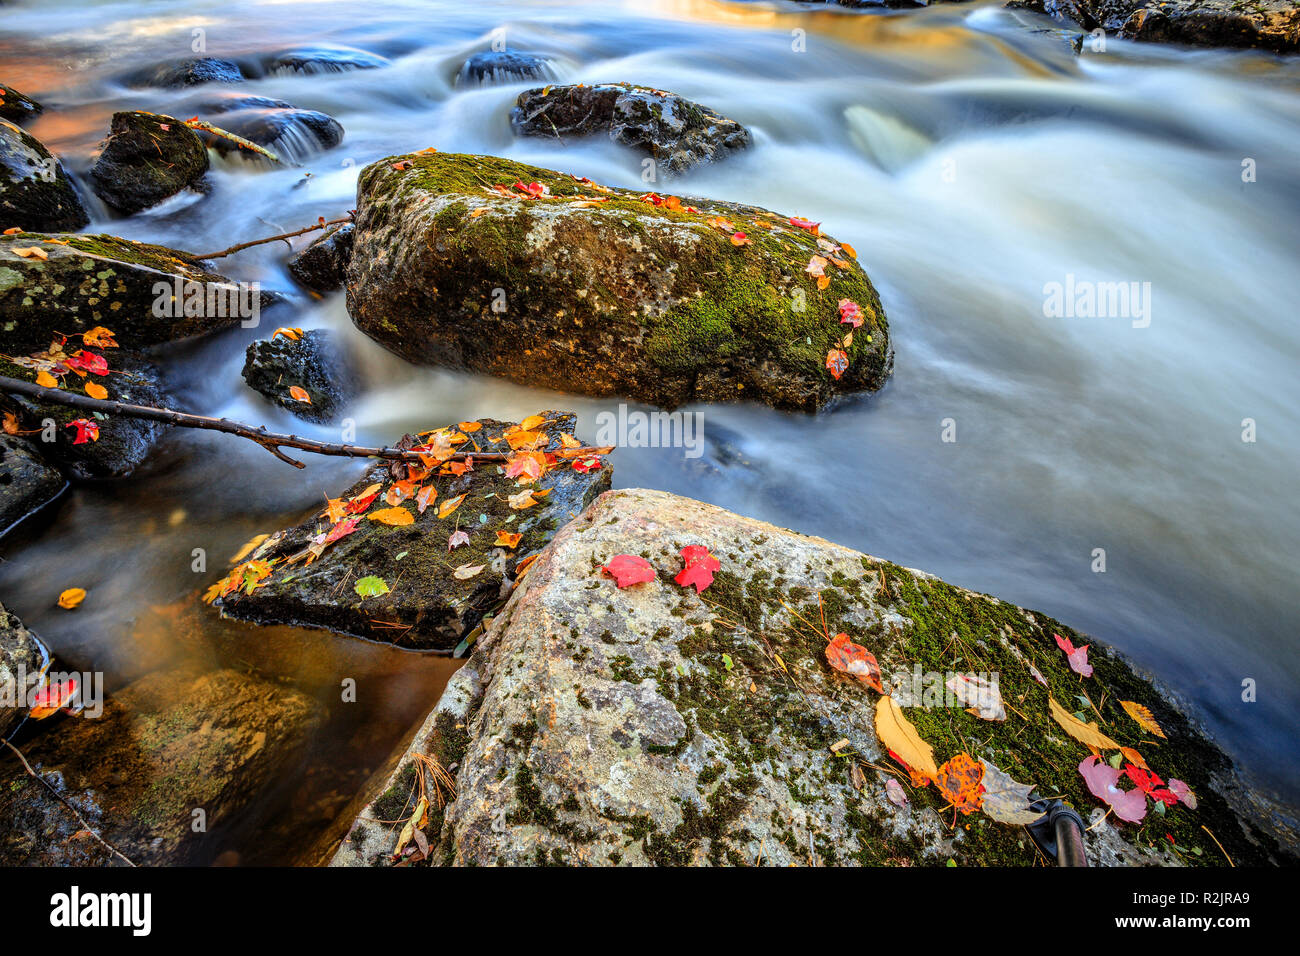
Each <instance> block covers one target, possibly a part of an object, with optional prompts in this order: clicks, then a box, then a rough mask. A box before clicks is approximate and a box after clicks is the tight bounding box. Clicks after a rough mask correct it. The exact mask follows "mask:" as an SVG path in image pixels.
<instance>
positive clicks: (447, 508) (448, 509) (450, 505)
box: [438, 495, 465, 518]
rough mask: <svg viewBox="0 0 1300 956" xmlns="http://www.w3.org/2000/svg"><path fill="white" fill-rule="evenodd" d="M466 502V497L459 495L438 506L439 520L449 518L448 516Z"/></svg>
mask: <svg viewBox="0 0 1300 956" xmlns="http://www.w3.org/2000/svg"><path fill="white" fill-rule="evenodd" d="M464 500H465V496H464V495H457V496H456V497H455V498H448V499H447V500H446V501H444V502H443V503H442V504H440V505H438V517H439V518H445V517H447V515H449V514H451V513H452V512H453V511H455V510H456V509H457V508H459V507H460V503H461V502H462V501H464Z"/></svg>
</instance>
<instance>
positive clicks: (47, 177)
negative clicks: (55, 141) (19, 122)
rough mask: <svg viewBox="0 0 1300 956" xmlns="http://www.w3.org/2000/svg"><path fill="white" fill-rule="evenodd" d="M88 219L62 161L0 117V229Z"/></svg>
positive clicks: (73, 225)
mask: <svg viewBox="0 0 1300 956" xmlns="http://www.w3.org/2000/svg"><path fill="white" fill-rule="evenodd" d="M88 222H90V217H89V216H88V215H87V214H86V209H85V207H84V206H83V205H82V204H81V199H80V197H78V196H77V191H76V189H75V188H73V185H72V180H70V179H69V178H68V174H67V172H66V171H65V170H64V168H63V164H62V163H60V162H59V161H58V160H57V159H55V158H54V156H53V155H52V154H51V153H50V151H49V150H48V149H46V148H45V147H44V146H43V145H41V143H40V141H39V140H37V139H36V137H34V136H32V135H31V134H30V133H27V132H26V131H24V130H22V129H19V128H18V127H17V126H15V125H13V124H12V123H10V122H7V121H5V120H0V230H4V229H9V228H12V227H14V226H17V227H18V228H19V229H48V230H54V231H58V230H64V229H80V228H81V227H82V226H84V225H85V224H86V223H88ZM0 288H3V280H2V279H0Z"/></svg>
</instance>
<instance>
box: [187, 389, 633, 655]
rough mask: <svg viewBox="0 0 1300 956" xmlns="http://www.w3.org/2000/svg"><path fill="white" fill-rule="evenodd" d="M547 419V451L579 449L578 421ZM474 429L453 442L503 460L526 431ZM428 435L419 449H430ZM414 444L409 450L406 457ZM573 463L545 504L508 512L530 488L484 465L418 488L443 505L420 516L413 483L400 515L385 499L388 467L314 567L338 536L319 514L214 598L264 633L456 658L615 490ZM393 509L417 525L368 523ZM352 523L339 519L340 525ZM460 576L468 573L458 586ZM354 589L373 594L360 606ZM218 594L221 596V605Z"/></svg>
mask: <svg viewBox="0 0 1300 956" xmlns="http://www.w3.org/2000/svg"><path fill="white" fill-rule="evenodd" d="M542 417H543V418H544V419H545V424H543V425H536V424H534V423H531V422H530V423H528V424H529V426H530V428H535V429H536V430H538V431H539V432H540V433H542V434H544V441H545V445H544V446H543V450H546V451H550V452H552V453H555V452H559V451H562V450H563V448H564V447H565V443H566V440H565V439H563V438H562V437H561V436H562V435H568V436H570V437H569V439H567V442H568V443H569V444H572V442H573V439H572V435H573V427H574V423H575V417H574V416H573V415H572V414H571V413H567V412H543V413H542ZM478 426H479V427H477V428H474V427H472V424H471V423H464V422H462V423H461V425H460V426H451V429H452V431H453V432H458V429H459V428H461V427H463V428H468V429H470V430H469V431H465V432H458V433H459V434H460V435H461V437H462V438H463V441H460V440H459V439H458V441H459V444H458V445H457V447H458V448H459V449H460V450H462V451H476V452H508V451H509V450H510V445H509V439H508V438H507V437H505V436H506V433H507V429H508V428H510V427H514V428H515V431H519V429H518V427H517V426H511V424H510V423H506V422H499V421H495V420H492V419H482V420H480V421H479V422H478ZM431 434H432V433H425V434H424V435H423V436H422V439H424V440H429V438H430V436H431ZM412 444H414V442H411V441H408V442H407V443H406V447H410V445H412ZM572 464H573V463H572V462H571V461H570V460H567V459H560V460H559V461H558V462H557V464H556V467H554V468H553V469H551V470H548V471H547V472H546V474H545V475H544V476H543V477H542V478H541V480H540V481H539V482H537V483H536V485H535V486H532V487H536V488H540V489H542V491H543V492H544V494H542V495H540V496H539V497H536V498H535V499H533V500H534V501H535V502H536V503H535V504H532V505H530V506H528V507H524V508H517V507H514V506H512V504H511V502H510V497H511V496H517V495H519V494H520V493H522V492H524V491H526V490H527V489H526V488H522V487H519V486H518V485H516V483H515V480H514V479H513V478H506V477H505V476H504V475H503V474H502V473H501V470H500V468H499V466H498V465H495V464H487V463H483V462H482V461H480V462H478V463H477V464H475V466H474V469H473V470H472V471H469V472H466V473H465V474H463V475H460V476H455V475H441V474H439V475H435V476H434V477H430V478H427V479H424V480H422V482H421V483H419V484H420V486H421V487H425V488H430V487H431V488H433V489H436V497H433V498H432V499H430V500H429V502H428V506H427V509H426V510H425V511H424V512H423V513H422V514H421V513H419V512H418V510H417V509H418V503H417V501H416V500H414V495H415V491H414V487H413V486H412V485H409V484H408V485H407V487H406V490H407V492H409V494H408V496H407V497H406V498H404V499H402V500H400V501H398V503H397V505H392V504H391V502H390V501H389V500H387V498H388V496H390V495H396V493H397V492H398V491H400V490H401V486H399V485H398V484H397V479H395V478H394V470H393V466H392V465H390V464H383V465H378V466H376V467H375V468H373V469H372V470H371V471H370V472H369V473H368V474H367V475H366V476H365V477H363V478H362V479H360V480H359V481H358V482H357V483H356V484H354V485H353V486H352V487H351V488H349V489H348V490H347V491H344V492H343V493H342V494H341V495H340V496H339V498H338V499H337V500H338V501H339V502H340V505H339V507H340V508H341V507H343V504H342V503H343V502H347V501H350V500H354V499H357V498H358V497H360V498H361V502H360V503H359V504H358V506H357V507H358V509H360V508H361V504H364V499H365V497H366V496H363V495H362V492H364V491H366V490H367V489H369V488H370V487H371V486H372V485H379V486H380V487H378V488H376V489H374V491H373V492H372V493H373V494H374V495H375V497H374V499H373V501H372V502H371V503H370V504H369V505H368V506H366V507H365V508H364V510H359V512H358V513H359V515H360V520H359V522H358V523H357V524H356V528H355V530H353V531H352V532H351V533H348V534H346V535H345V536H343V537H340V538H338V539H337V541H335V542H333V543H331V544H329V545H327V546H325V548H324V550H323V552H322V553H321V555H320V557H319V558H318V559H316V560H314V561H312V560H310V554H309V552H308V549H309V548H310V546H311V545H312V544H313V542H314V541H317V542H319V541H323V538H324V535H325V534H326V533H327V532H329V531H330V530H331V528H332V527H334V528H336V527H338V524H335V523H333V522H332V521H331V520H328V519H326V518H323V517H321V516H320V514H321V513H320V509H319V508H317V509H313V512H312V514H310V515H308V516H307V519H306V520H305V521H303V522H302V523H301V524H299V525H298V526H296V527H294V528H290V529H288V530H286V531H281V532H279V533H277V534H275V535H274V536H272V537H271V538H269V539H268V540H267V541H265V542H264V543H262V545H261V546H260V547H259V548H258V549H257V550H256V551H255V552H253V554H252V555H250V556H249V558H248V559H247V561H246V563H245V564H243V565H240V567H239V568H237V569H236V571H235V572H234V574H233V575H231V576H227V577H226V578H224V579H223V580H222V581H221V582H218V586H214V590H213V591H210V592H209V594H210V595H212V596H214V597H215V599H216V603H217V606H218V607H220V608H221V610H222V613H224V614H228V615H230V616H231V617H237V618H241V619H244V620H251V621H254V622H256V623H259V624H279V623H284V624H303V625H309V626H314V627H325V628H329V629H330V630H333V631H339V632H341V633H344V634H352V635H355V636H358V637H365V638H369V639H371V640H376V641H383V642H386V643H392V644H397V645H399V646H401V647H416V648H440V649H444V650H450V649H451V648H454V647H455V646H456V645H457V644H458V643H459V642H460V641H461V640H463V639H464V638H466V636H467V635H469V634H470V633H471V632H472V631H473V630H474V628H475V627H477V626H478V625H479V623H480V622H481V621H482V620H483V618H484V616H485V615H487V614H490V613H491V612H492V611H493V610H495V609H496V608H497V607H499V606H500V604H501V602H502V601H503V600H504V598H505V595H506V594H508V593H509V589H510V584H511V582H512V581H513V579H514V574H515V570H516V567H517V563H518V561H519V560H521V559H523V558H525V557H526V556H528V555H530V554H534V553H536V551H537V550H538V549H540V548H541V547H542V546H543V545H545V544H546V542H548V541H550V539H551V536H552V535H553V534H554V533H555V531H556V529H557V528H558V527H560V526H561V525H563V524H564V523H565V522H567V521H569V520H570V519H571V518H573V517H574V516H575V515H577V514H578V513H579V512H581V511H582V509H583V508H584V507H585V506H586V505H587V504H588V503H589V502H590V501H591V500H592V499H593V498H595V497H596V495H597V494H599V493H600V492H601V491H603V490H605V489H606V488H608V487H609V480H610V479H609V474H610V473H609V468H608V465H605V466H604V467H601V468H599V469H598V470H591V471H585V472H584V471H580V470H578V469H576V468H574V467H572ZM396 467H397V469H398V471H399V473H400V474H402V475H406V474H407V472H406V470H405V466H403V465H401V464H400V463H397V465H396ZM459 496H464V498H463V500H462V501H461V503H460V504H459V505H458V506H456V508H455V510H454V511H451V512H449V513H448V514H447V516H446V517H441V518H440V517H439V516H438V515H439V510H440V508H441V507H442V506H443V505H444V503H446V502H449V501H453V500H455V499H456V498H458V497H459ZM394 500H396V498H394ZM523 503H524V499H519V498H517V499H516V504H523ZM390 507H399V508H401V509H403V510H405V511H406V512H408V517H409V518H411V519H412V521H411V522H410V523H409V524H406V525H400V524H399V525H389V524H384V523H381V522H379V521H374V520H370V517H369V516H370V515H373V514H376V513H378V512H380V511H381V510H384V509H388V508H390ZM351 517H353V516H352V515H350V514H347V513H342V514H340V516H339V523H342V522H343V521H346V520H349V518H351ZM390 517H391V516H390ZM458 531H463V532H465V533H466V534H467V535H468V540H467V541H466V543H464V544H463V545H458V546H457V547H456V548H455V549H454V550H452V549H450V548H449V544H450V542H449V538H450V536H451V535H452V534H454V533H456V532H458ZM502 533H504V534H505V535H506V536H507V537H509V536H511V535H515V534H518V535H520V536H521V537H520V538H519V539H518V540H517V541H515V542H514V543H513V544H505V545H499V544H498V541H499V540H501V534H502ZM318 547H319V545H318ZM458 569H462V570H461V576H459V577H458V576H457V574H456V572H457V570H458ZM362 581H364V582H365V584H361V582H362ZM240 582H243V584H244V587H243V588H239V585H240ZM250 582H251V586H252V590H251V591H250V590H249V589H248V585H249V584H250ZM358 586H360V587H361V588H362V590H364V591H366V592H367V594H368V595H369V596H362V595H361V593H360V592H359V591H358V590H357V588H358ZM222 591H225V592H226V593H225V594H224V595H222V596H219V597H216V595H218V594H220V593H221V592H222Z"/></svg>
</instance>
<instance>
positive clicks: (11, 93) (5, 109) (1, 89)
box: [0, 83, 45, 123]
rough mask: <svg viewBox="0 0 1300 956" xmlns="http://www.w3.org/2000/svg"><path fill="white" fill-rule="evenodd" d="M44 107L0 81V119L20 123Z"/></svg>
mask: <svg viewBox="0 0 1300 956" xmlns="http://www.w3.org/2000/svg"><path fill="white" fill-rule="evenodd" d="M44 108H45V107H43V106H41V104H40V103H37V102H36V101H35V100H34V99H32V98H31V97H30V96H27V95H26V94H23V93H20V92H18V91H17V90H15V89H14V88H13V87H12V86H9V85H8V84H7V83H0V119H5V120H8V121H9V122H11V123H22V122H23V121H25V120H28V119H30V118H31V117H33V116H35V115H36V114H37V113H39V112H40V111H41V110H43V109H44Z"/></svg>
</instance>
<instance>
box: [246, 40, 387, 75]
mask: <svg viewBox="0 0 1300 956" xmlns="http://www.w3.org/2000/svg"><path fill="white" fill-rule="evenodd" d="M388 65H389V60H388V59H386V58H385V57H382V56H379V55H378V54H376V53H369V52H367V51H365V50H359V49H357V48H355V47H345V46H305V47H298V48H296V49H293V50H285V51H284V52H283V53H279V54H277V55H276V56H274V57H272V58H271V59H270V60H269V61H267V64H266V70H267V72H268V73H287V74H293V73H344V72H347V71H350V70H377V69H380V68H381V67H385V66H388Z"/></svg>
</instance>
